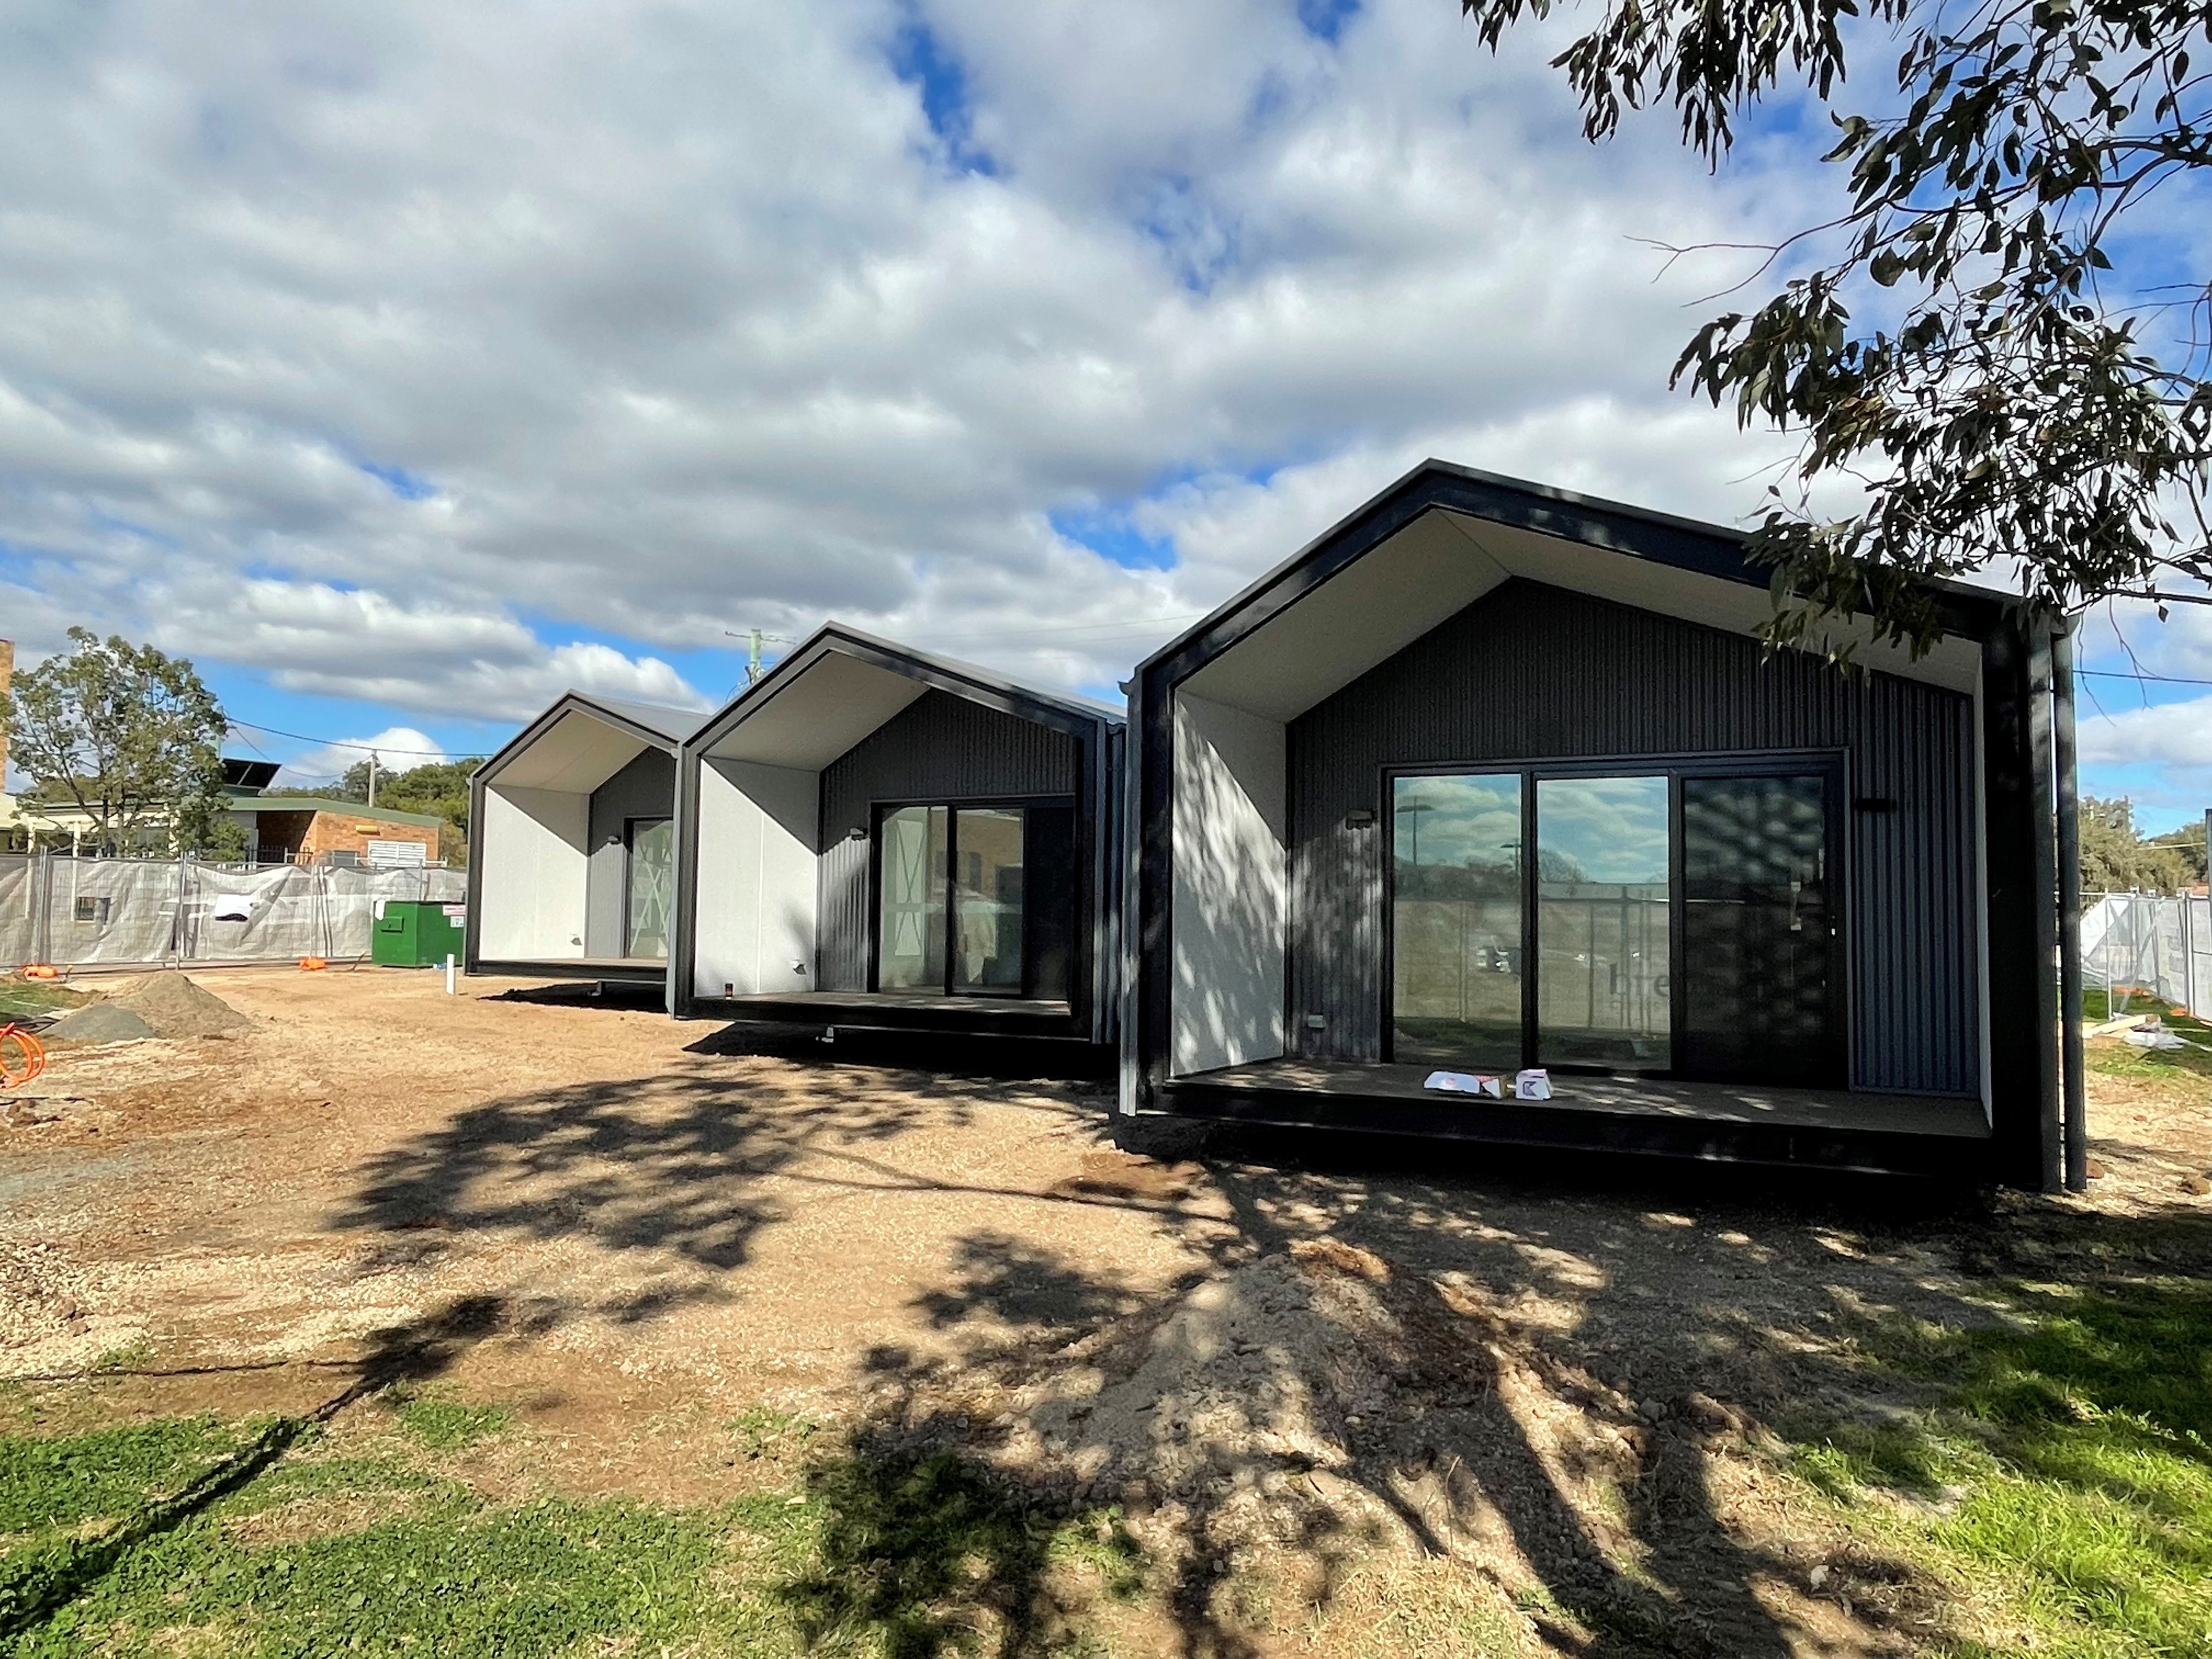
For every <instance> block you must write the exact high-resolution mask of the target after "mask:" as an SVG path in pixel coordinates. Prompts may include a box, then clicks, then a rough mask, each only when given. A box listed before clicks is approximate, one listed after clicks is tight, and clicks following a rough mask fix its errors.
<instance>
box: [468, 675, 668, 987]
mask: <svg viewBox="0 0 2212 1659" xmlns="http://www.w3.org/2000/svg"><path fill="white" fill-rule="evenodd" d="M698 718H699V717H698V716H697V715H696V714H692V713H690V712H689V711H686V710H683V709H673V708H654V707H652V706H649V705H644V704H637V703H629V702H614V701H611V700H605V699H599V698H588V697H586V696H582V695H581V694H579V693H573V692H572V693H570V694H568V696H564V697H563V698H562V700H561V701H560V702H557V703H556V704H555V705H554V707H553V708H551V709H550V710H548V711H547V713H546V714H544V716H542V717H541V718H540V719H538V720H536V721H534V722H532V725H531V726H528V727H526V728H525V730H524V731H523V732H522V733H521V734H520V735H519V736H518V737H517V738H515V740H514V741H513V743H511V744H508V745H507V747H506V748H505V749H503V750H501V751H500V752H499V753H498V754H497V755H495V756H494V757H492V758H491V759H490V760H489V762H487V763H485V764H484V766H483V768H481V769H479V770H478V772H477V775H476V777H475V778H474V779H473V780H472V781H471V794H472V797H473V802H474V805H473V811H474V813H475V819H474V821H475V824H476V826H477V829H476V835H477V848H476V853H477V856H476V857H475V858H474V859H473V860H471V870H470V885H471V904H470V913H469V945H470V960H469V971H470V972H471V973H480V974H503V975H526V976H541V977H545V978H553V979H592V980H605V981H610V982H621V983H625V984H639V985H643V984H665V982H666V980H667V975H668V946H669V936H670V924H671V912H672V908H673V905H674V900H675V847H676V836H675V809H676V758H675V749H676V745H677V744H678V741H679V740H680V739H681V738H682V737H683V735H684V733H685V732H689V731H690V728H691V726H694V725H695V724H696V722H697V720H698Z"/></svg>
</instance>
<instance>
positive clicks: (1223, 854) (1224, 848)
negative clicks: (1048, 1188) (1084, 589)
mask: <svg viewBox="0 0 2212 1659" xmlns="http://www.w3.org/2000/svg"><path fill="white" fill-rule="evenodd" d="M1175 709H1176V713H1175V812H1174V834H1173V844H1174V848H1175V890H1174V896H1173V898H1172V900H1171V901H1170V918H1171V923H1172V926H1171V929H1170V933H1171V937H1170V945H1171V949H1172V954H1173V957H1174V978H1173V981H1172V983H1171V986H1170V996H1169V1019H1170V1027H1171V1030H1172V1035H1173V1043H1172V1047H1171V1055H1172V1064H1171V1068H1170V1069H1171V1072H1172V1073H1173V1075H1176V1076H1178V1077H1181V1076H1187V1075H1188V1074H1189V1073H1193V1072H1204V1071H1211V1070H1212V1069H1214V1068H1215V1067H1217V1066H1241V1065H1243V1064H1245V1063H1246V1062H1247V1061H1250V1060H1273V1059H1276V1058H1279V1056H1280V1055H1281V1054H1283V1052H1284V1032H1283V974H1284V963H1285V942H1286V939H1287V937H1288V915H1289V903H1288V896H1289V887H1290V883H1289V860H1288V854H1287V851H1286V842H1287V838H1288V828H1289V803H1288V800H1287V798H1286V793H1285V786H1286V783H1287V781H1288V774H1287V768H1286V765H1285V753H1286V750H1285V733H1284V728H1283V723H1282V722H1281V721H1279V720H1267V719H1264V718H1262V717H1261V716H1260V715H1257V714H1247V713H1246V712H1245V711H1244V710H1243V709H1241V708H1230V707H1229V706H1227V705H1226V704H1224V703H1218V702H1211V701H1209V700H1207V699H1206V698H1203V697H1194V696H1190V695H1189V694H1188V692H1183V693H1179V694H1178V695H1177V696H1176V704H1175Z"/></svg>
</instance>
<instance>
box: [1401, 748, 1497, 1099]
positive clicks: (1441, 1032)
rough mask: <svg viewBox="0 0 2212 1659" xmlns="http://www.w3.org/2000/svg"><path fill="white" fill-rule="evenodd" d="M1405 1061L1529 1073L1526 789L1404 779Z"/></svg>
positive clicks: (1491, 779)
mask: <svg viewBox="0 0 2212 1659" xmlns="http://www.w3.org/2000/svg"><path fill="white" fill-rule="evenodd" d="M1390 797H1391V801H1390V806H1391V810H1390V824H1391V839H1392V859H1393V867H1392V871H1391V882H1392V886H1391V913H1390V915H1391V1019H1392V1035H1393V1038H1394V1043H1395V1053H1396V1055H1397V1058H1398V1059H1399V1060H1402V1061H1406V1062H1407V1063H1409V1064H1412V1063H1419V1064H1424V1065H1425V1064H1430V1063H1441V1062H1452V1063H1455V1064H1459V1065H1463V1066H1474V1067H1478V1068H1480V1069H1483V1070H1487V1071H1511V1070H1514V1069H1516V1067H1518V1066H1519V1065H1520V1064H1521V779H1520V777H1519V776H1518V775H1516V774H1513V773H1502V774H1490V775H1475V776H1462V777H1433V778H1397V779H1394V780H1393V781H1392V784H1391V791H1390Z"/></svg>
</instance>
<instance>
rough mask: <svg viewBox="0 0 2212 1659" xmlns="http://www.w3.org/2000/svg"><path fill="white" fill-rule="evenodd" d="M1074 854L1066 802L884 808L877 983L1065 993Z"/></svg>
mask: <svg viewBox="0 0 2212 1659" xmlns="http://www.w3.org/2000/svg"><path fill="white" fill-rule="evenodd" d="M1074 851H1075V848H1074V812H1073V808H1072V807H1070V806H1067V805H1061V804H1060V803H1057V802H1052V801H1042V802H1022V803H1005V804H996V803H994V804H990V805H964V804H957V803H951V802H947V803H945V804H942V805H938V804H929V803H924V804H918V805H906V806H885V807H882V808H879V809H878V813H877V819H876V859H877V870H876V988H877V989H878V990H879V991H914V992H921V993H934V994H937V995H939V996H977V997H991V996H997V997H1021V996H1028V997H1036V998H1042V999H1045V1000H1055V1001H1057V1000H1065V999H1066V995H1067V986H1068V978H1069V973H1070V965H1071V964H1070V957H1071V947H1072V945H1073V933H1074V925H1073V924H1074V918H1073V904H1074V896H1075V882H1074Z"/></svg>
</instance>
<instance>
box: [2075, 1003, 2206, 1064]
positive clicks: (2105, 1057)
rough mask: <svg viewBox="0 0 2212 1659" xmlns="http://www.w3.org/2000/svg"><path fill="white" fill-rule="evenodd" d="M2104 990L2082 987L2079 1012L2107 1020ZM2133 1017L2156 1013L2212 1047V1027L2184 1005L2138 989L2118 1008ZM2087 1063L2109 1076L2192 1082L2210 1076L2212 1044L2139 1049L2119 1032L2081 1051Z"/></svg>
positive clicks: (2177, 1033) (2178, 1033)
mask: <svg viewBox="0 0 2212 1659" xmlns="http://www.w3.org/2000/svg"><path fill="white" fill-rule="evenodd" d="M2105 1008H2106V1000H2105V993H2104V992H2102V991H2084V992H2083V993H2082V994H2081V1015H2082V1018H2084V1019H2086V1020H2087V1021H2088V1022H2089V1023H2090V1024H2097V1023H2098V1022H2100V1021H2101V1020H2103V1019H2104V1018H2106V1012H2105ZM2120 1012H2121V1013H2122V1014H2124V1015H2126V1016H2127V1017H2129V1018H2145V1017H2148V1016H2151V1015H2155V1016H2156V1017H2157V1018H2159V1019H2160V1021H2161V1022H2162V1023H2163V1024H2165V1026H2166V1029H2167V1030H2170V1031H2172V1033H2173V1034H2174V1035H2175V1036H2180V1037H2188V1038H2193V1039H2194V1040H2195V1041H2196V1042H2202V1043H2205V1044H2207V1045H2212V1025H2208V1024H2205V1023H2204V1022H2203V1020H2201V1019H2198V1018H2197V1017H2196V1016H2195V1015H2193V1014H2191V1012H2189V1011H2188V1010H2186V1009H2185V1008H2177V1007H2175V1006H2173V1004H2172V1003H2170V1002H2164V1001H2161V1000H2160V999H2158V998H2157V997H2154V996H2150V995H2148V994H2142V993H2136V994H2131V995H2130V996H2128V997H2127V998H2126V999H2125V1000H2124V1005H2123V1006H2122V1007H2121V1009H2120ZM2083 1060H2084V1064H2085V1065H2086V1066H2087V1068H2088V1069H2089V1070H2090V1071H2093V1072H2101V1073H2104V1074H2105V1075H2106V1076H2107V1077H2124V1078H2134V1079H2138V1080H2145V1079H2148V1080H2151V1081H2157V1080H2160V1079H2172V1080H2174V1081H2177V1082H2178V1081H2184V1080H2190V1079H2197V1078H2212V1046H2208V1047H2206V1048H2194V1047H2191V1048H2136V1047H2135V1046H2134V1045H2133V1044H2132V1043H2130V1042H2126V1041H2125V1040H2124V1039H2123V1038H2121V1037H2120V1036H2118V1035H2117V1034H2115V1035H2113V1036H2108V1037H2100V1038H2099V1039H2098V1040H2097V1041H2096V1042H2092V1043H2090V1044H2089V1045H2088V1047H2087V1049H2086V1050H2085V1051H2084V1054H2083Z"/></svg>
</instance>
